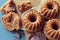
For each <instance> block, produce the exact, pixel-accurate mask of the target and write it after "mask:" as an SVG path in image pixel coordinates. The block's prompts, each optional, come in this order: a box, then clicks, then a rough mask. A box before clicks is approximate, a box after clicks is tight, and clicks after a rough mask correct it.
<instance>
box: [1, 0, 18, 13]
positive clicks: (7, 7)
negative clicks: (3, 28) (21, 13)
mask: <svg viewBox="0 0 60 40" xmlns="http://www.w3.org/2000/svg"><path fill="white" fill-rule="evenodd" d="M1 11H2V12H3V13H4V14H8V13H9V12H17V11H16V5H15V3H14V1H13V0H8V2H7V3H5V4H4V5H3V6H2V7H1Z"/></svg>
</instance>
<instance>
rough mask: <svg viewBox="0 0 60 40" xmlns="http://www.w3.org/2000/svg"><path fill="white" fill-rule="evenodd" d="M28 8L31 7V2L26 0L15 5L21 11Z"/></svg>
mask: <svg viewBox="0 0 60 40" xmlns="http://www.w3.org/2000/svg"><path fill="white" fill-rule="evenodd" d="M30 8H32V4H31V2H28V1H27V2H26V1H25V2H22V3H20V4H18V5H17V9H18V11H19V12H21V13H23V12H24V11H26V10H28V9H30Z"/></svg>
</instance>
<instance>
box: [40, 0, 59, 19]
mask: <svg viewBox="0 0 60 40" xmlns="http://www.w3.org/2000/svg"><path fill="white" fill-rule="evenodd" d="M58 10H59V4H58V3H57V1H55V0H46V1H45V2H44V3H42V4H41V6H40V12H41V15H42V16H43V17H44V18H46V19H47V20H49V19H52V18H56V17H57V16H58V15H59V13H58Z"/></svg>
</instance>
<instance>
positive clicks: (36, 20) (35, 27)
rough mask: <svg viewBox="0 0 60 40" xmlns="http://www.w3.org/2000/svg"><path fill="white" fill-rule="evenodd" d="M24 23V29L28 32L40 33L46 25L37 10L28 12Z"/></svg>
mask: <svg viewBox="0 0 60 40" xmlns="http://www.w3.org/2000/svg"><path fill="white" fill-rule="evenodd" d="M22 21H23V22H22V23H23V27H24V28H25V30H26V31H27V32H39V31H40V30H41V29H42V27H43V25H44V19H43V17H42V16H41V15H40V13H39V12H37V11H36V10H31V11H29V12H27V13H26V14H25V15H24V18H23V19H22Z"/></svg>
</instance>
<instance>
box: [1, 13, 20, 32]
mask: <svg viewBox="0 0 60 40" xmlns="http://www.w3.org/2000/svg"><path fill="white" fill-rule="evenodd" d="M2 23H3V25H4V27H5V28H6V29H7V30H9V31H14V30H20V28H21V18H20V16H19V15H18V14H16V13H15V12H9V13H8V14H6V15H4V16H3V17H2Z"/></svg>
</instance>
